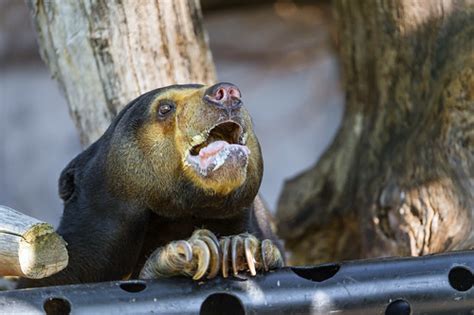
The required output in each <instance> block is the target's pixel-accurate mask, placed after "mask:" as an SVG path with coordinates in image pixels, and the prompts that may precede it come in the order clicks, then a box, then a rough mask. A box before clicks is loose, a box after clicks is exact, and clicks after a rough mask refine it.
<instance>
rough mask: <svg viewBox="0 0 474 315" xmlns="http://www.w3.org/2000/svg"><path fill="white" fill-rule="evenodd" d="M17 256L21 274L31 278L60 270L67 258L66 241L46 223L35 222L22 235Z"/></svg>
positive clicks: (38, 277)
mask: <svg viewBox="0 0 474 315" xmlns="http://www.w3.org/2000/svg"><path fill="white" fill-rule="evenodd" d="M18 257H19V262H20V268H21V272H22V273H23V276H24V277H27V278H32V279H40V278H44V277H48V276H50V275H52V274H55V273H57V272H59V271H61V270H62V269H64V268H65V267H66V266H67V264H68V259H69V257H68V253H67V249H66V242H65V241H64V239H63V238H62V237H61V236H59V235H58V234H57V233H55V232H54V230H53V228H52V226H51V225H49V224H47V223H38V224H35V225H33V226H32V227H31V228H30V229H29V230H27V231H26V232H25V233H24V234H23V235H22V238H21V240H20V244H19V248H18Z"/></svg>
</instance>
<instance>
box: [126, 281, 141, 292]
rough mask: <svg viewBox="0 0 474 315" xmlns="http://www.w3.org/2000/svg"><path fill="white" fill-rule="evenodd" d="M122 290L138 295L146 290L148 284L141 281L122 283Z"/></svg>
mask: <svg viewBox="0 0 474 315" xmlns="http://www.w3.org/2000/svg"><path fill="white" fill-rule="evenodd" d="M120 288H121V289H122V290H124V291H127V292H130V293H137V292H141V291H143V290H145V289H146V284H145V283H144V282H139V281H132V282H123V283H120Z"/></svg>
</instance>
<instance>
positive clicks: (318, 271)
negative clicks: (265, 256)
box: [291, 264, 341, 282]
mask: <svg viewBox="0 0 474 315" xmlns="http://www.w3.org/2000/svg"><path fill="white" fill-rule="evenodd" d="M340 268H341V266H340V265H338V264H327V265H321V266H315V267H291V270H292V271H293V272H294V273H296V274H297V275H298V276H300V277H302V278H305V279H307V280H311V281H315V282H322V281H325V280H328V279H330V278H332V277H334V275H335V274H336V273H337V272H338V271H339V269H340Z"/></svg>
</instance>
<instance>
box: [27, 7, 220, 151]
mask: <svg viewBox="0 0 474 315" xmlns="http://www.w3.org/2000/svg"><path fill="white" fill-rule="evenodd" d="M27 2H28V5H29V7H30V11H31V13H32V16H33V20H34V24H35V27H36V30H37V34H38V43H39V46H40V52H41V56H42V58H43V60H44V61H45V62H46V64H47V65H48V67H49V69H50V70H51V73H52V74H53V77H54V78H55V79H56V80H57V81H58V82H59V85H60V87H61V89H62V90H63V92H64V95H65V96H66V98H67V101H68V104H69V110H70V114H71V116H72V118H73V120H74V122H75V124H76V127H77V129H78V131H79V133H80V137H81V142H82V144H83V145H84V146H87V145H89V144H90V143H92V142H94V141H95V140H96V139H97V138H98V137H100V136H101V135H102V133H103V132H104V131H105V129H106V128H107V127H108V125H109V124H110V122H111V120H112V118H113V117H114V116H115V115H116V114H117V112H118V111H120V109H122V107H123V106H125V105H126V104H127V103H128V102H129V101H131V100H132V99H134V98H135V97H137V96H139V95H140V94H143V93H144V92H147V91H149V90H152V89H155V88H158V87H162V86H166V85H170V84H179V83H181V84H182V83H203V84H209V83H212V82H214V81H215V70H214V65H213V62H212V57H211V53H210V51H209V49H208V43H207V34H206V32H205V30H204V28H203V26H202V23H201V20H202V16H201V9H200V6H199V1H198V0H189V1H187V0H178V1H139V2H137V1H134V0H125V1H118V0H113V1H97V0H77V1H59V0H55V1H42V0H27Z"/></svg>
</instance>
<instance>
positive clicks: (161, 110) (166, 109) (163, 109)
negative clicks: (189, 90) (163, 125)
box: [158, 101, 175, 118]
mask: <svg viewBox="0 0 474 315" xmlns="http://www.w3.org/2000/svg"><path fill="white" fill-rule="evenodd" d="M174 108H175V105H174V103H173V102H171V101H162V102H160V106H159V107H158V116H160V117H161V118H164V117H166V116H168V115H169V114H170V113H171V112H173V109H174Z"/></svg>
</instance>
